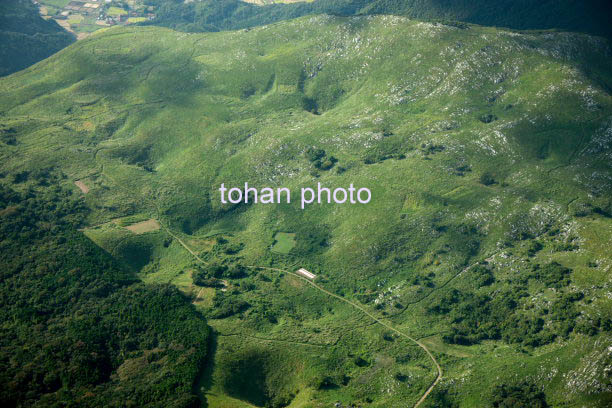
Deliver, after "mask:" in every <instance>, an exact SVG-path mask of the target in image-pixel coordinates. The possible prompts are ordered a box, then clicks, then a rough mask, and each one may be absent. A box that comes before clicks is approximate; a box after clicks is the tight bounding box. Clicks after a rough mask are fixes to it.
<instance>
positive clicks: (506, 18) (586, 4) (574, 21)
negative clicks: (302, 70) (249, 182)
mask: <svg viewBox="0 0 612 408" xmlns="http://www.w3.org/2000/svg"><path fill="white" fill-rule="evenodd" d="M147 3H149V4H150V5H154V6H157V7H159V9H158V13H157V18H156V19H155V20H154V21H152V22H150V23H147V24H152V25H160V26H165V27H172V28H175V29H179V30H184V31H192V32H200V31H220V30H233V29H239V28H248V27H254V26H258V25H262V24H270V23H273V22H276V21H281V20H287V19H291V18H296V17H300V16H303V15H308V14H331V15H338V16H353V15H372V14H395V15H402V16H407V17H411V18H417V19H423V20H434V21H435V20H440V21H460V22H466V23H473V24H479V25H485V26H496V27H506V28H513V29H520V30H528V29H530V30H534V29H559V30H568V31H578V32H586V33H590V34H596V35H601V36H607V37H610V36H611V35H612V27H611V25H610V24H609V20H610V16H611V14H610V5H609V2H607V1H605V0H587V1H575V0H548V1H537V0H497V1H487V0H472V1H470V0H452V1H451V0H316V1H314V2H312V3H294V4H273V5H267V6H256V5H253V4H249V3H244V2H242V1H240V0H202V1H196V2H190V3H187V4H185V2H183V1H182V0H148V2H147Z"/></svg>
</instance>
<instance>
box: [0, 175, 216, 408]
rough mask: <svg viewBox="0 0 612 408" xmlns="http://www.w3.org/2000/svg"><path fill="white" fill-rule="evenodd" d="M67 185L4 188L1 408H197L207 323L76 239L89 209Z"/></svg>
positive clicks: (169, 292) (32, 180) (46, 178)
mask: <svg viewBox="0 0 612 408" xmlns="http://www.w3.org/2000/svg"><path fill="white" fill-rule="evenodd" d="M60 180H61V177H60V176H57V175H55V174H54V173H53V172H46V171H45V172H40V174H16V175H10V176H6V177H4V178H3V179H0V265H2V268H1V269H0V292H1V293H2V296H1V297H0V299H1V301H0V302H1V305H0V307H1V308H2V310H3V313H2V314H1V315H0V316H1V317H0V318H1V319H2V322H1V327H2V328H1V329H0V330H1V334H0V383H2V384H3V387H2V389H1V391H0V400H1V401H3V406H5V407H7V406H8V407H10V406H13V407H17V406H32V405H34V404H35V403H38V404H42V405H45V406H67V405H70V403H72V404H76V405H78V406H96V407H100V406H143V405H145V404H147V405H148V406H159V407H171V406H172V407H187V406H194V404H196V403H197V401H198V400H197V397H196V396H195V395H194V394H193V393H192V388H193V384H194V382H195V379H196V376H197V374H198V372H199V371H200V370H201V367H202V366H203V364H204V361H205V359H206V352H207V341H208V337H209V328H208V326H207V323H206V321H205V319H204V318H203V317H202V316H201V315H200V314H199V313H197V312H196V311H195V309H194V308H193V306H192V305H190V303H189V301H188V300H187V299H186V298H185V296H184V295H182V294H181V293H180V292H179V291H178V290H177V289H176V287H174V286H171V285H163V284H159V285H144V284H142V283H139V282H138V281H137V280H136V279H135V278H134V277H132V276H131V274H130V273H129V272H126V269H124V268H123V267H122V266H121V265H119V264H118V263H117V262H116V261H114V260H113V259H112V258H111V257H110V255H109V254H108V253H106V252H105V251H104V250H102V249H101V248H99V247H97V246H96V245H95V244H94V243H93V242H91V241H90V240H89V239H87V238H86V237H85V236H84V235H83V233H82V232H79V231H78V230H77V228H78V227H79V226H80V225H81V223H82V221H83V217H84V215H85V214H86V212H87V210H86V207H85V206H84V204H83V202H82V200H81V199H78V198H75V197H74V196H73V195H72V194H71V191H70V190H66V189H63V188H61V187H59V186H58V184H57V183H58V182H59V181H60ZM13 183H14V184H13ZM13 186H14V187H15V188H13Z"/></svg>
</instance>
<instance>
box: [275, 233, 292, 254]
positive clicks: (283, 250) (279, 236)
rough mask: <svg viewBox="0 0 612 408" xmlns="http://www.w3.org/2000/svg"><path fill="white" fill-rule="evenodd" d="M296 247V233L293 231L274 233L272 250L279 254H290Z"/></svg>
mask: <svg viewBox="0 0 612 408" xmlns="http://www.w3.org/2000/svg"><path fill="white" fill-rule="evenodd" d="M294 247H295V233H293V232H277V233H276V235H274V245H273V246H272V252H276V253H279V254H288V253H289V252H291V250H292V249H293V248H294Z"/></svg>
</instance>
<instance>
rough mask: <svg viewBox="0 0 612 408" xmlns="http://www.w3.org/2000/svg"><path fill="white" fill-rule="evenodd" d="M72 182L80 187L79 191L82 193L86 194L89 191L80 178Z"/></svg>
mask: <svg viewBox="0 0 612 408" xmlns="http://www.w3.org/2000/svg"><path fill="white" fill-rule="evenodd" d="M74 184H75V185H76V186H77V187H78V188H80V189H81V191H82V192H83V194H87V193H89V187H87V186H86V185H85V183H83V182H82V181H81V180H77V181H75V182H74Z"/></svg>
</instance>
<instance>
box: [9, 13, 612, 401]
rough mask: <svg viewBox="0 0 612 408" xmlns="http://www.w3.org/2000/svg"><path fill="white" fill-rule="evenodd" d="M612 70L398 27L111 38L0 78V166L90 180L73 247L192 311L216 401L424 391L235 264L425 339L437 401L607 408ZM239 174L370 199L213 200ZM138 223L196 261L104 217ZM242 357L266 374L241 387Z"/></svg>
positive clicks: (373, 24)
mask: <svg viewBox="0 0 612 408" xmlns="http://www.w3.org/2000/svg"><path fill="white" fill-rule="evenodd" d="M609 62H610V48H609V43H607V42H606V41H604V40H601V39H597V38H594V37H589V36H586V35H579V34H567V33H545V34H536V33H515V32H508V31H503V30H496V29H493V28H483V27H471V28H469V29H461V28H459V27H456V26H453V25H444V24H429V23H422V22H415V21H410V20H407V19H405V18H401V17H391V16H379V17H360V18H335V17H329V16H316V17H304V18H301V19H297V20H293V21H288V22H284V23H280V24H275V25H272V26H265V27H258V28H254V29H252V30H249V31H246V30H243V31H239V32H221V33H209V34H186V33H180V32H175V31H171V30H168V29H162V28H153V27H137V28H122V29H111V30H107V31H105V32H103V33H98V34H95V35H93V36H92V37H91V38H88V39H86V40H84V41H81V42H79V43H77V44H75V45H73V46H71V47H69V48H67V49H65V50H63V51H62V52H60V53H59V54H57V55H56V56H54V57H52V58H50V59H48V60H45V61H43V62H42V63H40V64H38V65H36V66H35V67H33V68H32V69H30V70H28V71H27V72H22V73H18V74H16V75H13V76H11V77H10V78H7V79H4V80H2V81H1V82H0V112H1V115H0V123H1V124H2V145H1V147H2V148H1V150H0V158H1V159H2V167H1V168H0V171H2V172H3V173H4V174H5V175H6V177H7V178H8V179H9V180H16V179H15V178H16V177H17V178H19V177H20V176H19V175H20V174H23V172H29V173H34V172H36V171H37V170H38V169H41V168H45V167H48V166H59V167H61V170H62V171H63V172H64V173H66V174H67V176H68V180H67V181H66V183H68V184H72V182H73V181H75V180H83V182H84V183H85V184H86V185H87V186H88V187H89V188H90V191H89V193H87V194H86V195H85V196H84V200H85V202H86V203H87V205H88V207H89V208H90V209H91V213H90V214H89V215H88V218H87V223H88V224H89V225H91V226H94V225H102V226H100V227H97V228H93V227H92V228H89V229H87V230H86V234H87V235H88V236H90V237H91V238H92V239H93V240H94V241H95V242H96V243H97V244H98V245H100V246H101V247H103V248H104V249H106V250H107V251H108V252H109V253H111V254H113V255H114V256H115V257H116V258H117V259H118V260H120V261H121V262H124V263H125V264H126V265H127V266H128V267H129V268H131V269H132V270H133V271H134V272H135V273H137V274H139V276H140V277H141V278H142V279H143V280H144V281H145V282H149V283H154V282H156V283H160V282H163V283H167V282H171V283H175V284H176V285H177V286H179V287H180V288H181V290H183V291H184V292H185V293H187V294H189V295H191V296H192V297H193V300H194V302H195V304H196V305H197V307H199V308H200V310H202V311H203V312H204V313H205V314H207V316H209V321H210V324H211V325H212V326H213V328H214V329H215V330H216V332H217V341H218V344H217V350H216V353H215V364H214V366H213V367H211V368H210V371H211V372H210V373H209V374H210V376H209V378H208V382H207V381H204V383H205V385H204V391H205V392H209V393H210V394H209V395H208V396H207V398H208V399H209V401H216V402H215V403H214V404H215V405H213V403H211V405H212V406H223V405H222V404H226V406H231V404H232V402H231V401H234V400H235V399H240V400H244V401H246V402H248V403H250V404H253V405H257V406H262V405H264V404H270V405H272V406H282V405H284V404H286V403H291V404H293V405H292V406H296V407H297V406H304V407H306V406H311V405H312V404H318V403H321V404H331V403H333V402H335V401H338V400H341V401H343V402H344V403H345V404H347V403H350V402H356V403H361V404H363V405H367V406H378V407H389V406H400V405H401V404H405V402H406V401H416V400H418V398H419V397H420V395H422V392H423V390H424V389H426V388H427V386H428V385H429V384H430V383H431V381H432V379H433V378H434V375H435V373H434V372H433V371H432V369H431V367H430V366H429V365H428V360H427V358H426V356H425V355H424V353H423V352H422V351H420V350H418V349H415V348H414V347H412V346H410V345H408V344H404V342H403V340H401V339H398V338H394V337H393V336H392V335H391V334H390V333H386V332H385V331H384V330H382V329H379V328H377V327H371V326H370V325H369V322H368V321H366V320H365V319H364V318H363V316H359V315H358V314H355V313H354V311H353V310H351V308H349V307H347V306H346V305H343V304H342V303H341V302H336V301H332V302H330V301H329V299H327V298H324V297H322V295H321V294H319V293H316V292H315V291H313V290H312V289H310V288H308V287H305V286H304V285H303V284H301V283H300V282H298V281H295V279H293V278H291V277H289V276H282V275H280V274H271V273H264V272H261V273H255V272H253V271H250V270H247V269H246V268H244V266H245V265H276V266H279V267H282V268H297V267H305V268H306V269H308V270H310V271H312V272H313V273H315V274H317V275H318V276H319V278H318V279H320V284H321V285H322V286H324V287H326V288H327V289H329V290H331V291H333V292H334V293H337V294H339V295H341V296H344V297H346V298H347V299H351V300H352V301H355V302H359V303H360V304H363V305H364V307H366V308H368V310H372V311H373V313H377V314H378V315H380V316H381V318H384V319H388V320H389V321H390V322H392V323H393V324H394V325H395V326H396V327H398V328H400V329H402V330H404V331H405V332H407V333H410V334H411V335H413V336H414V337H418V338H421V337H426V338H427V339H430V340H429V341H430V343H431V344H432V350H434V351H435V352H436V353H437V356H439V357H440V363H441V364H442V365H443V367H444V368H445V372H446V373H448V374H446V377H445V380H444V381H443V382H442V383H441V384H440V387H439V389H438V390H437V391H436V394H435V395H433V396H432V400H431V404H433V406H440V405H441V404H442V403H443V401H447V402H445V403H448V404H451V406H452V404H453V403H454V404H459V405H461V406H482V405H483V404H482V403H483V401H485V403H492V402H493V401H496V398H504V397H503V395H502V394H507V392H506V391H505V390H506V389H505V388H499V387H498V386H500V385H502V384H505V385H510V386H515V387H519V388H518V389H519V390H523V389H524V390H528V391H529V390H532V389H535V390H543V391H544V398H545V399H546V400H548V402H549V403H550V404H561V403H568V404H569V405H570V406H580V405H581V404H595V403H597V402H601V403H602V404H603V403H605V401H606V398H609V390H608V389H607V388H606V387H607V385H606V382H605V381H606V380H605V378H603V377H601V376H600V371H598V370H596V369H595V368H596V367H603V366H605V365H606V364H607V360H606V359H607V358H609V356H608V355H607V354H605V353H604V350H605V346H604V345H605V344H607V343H606V342H607V340H608V339H609V331H610V326H609V325H608V322H609V319H610V316H609V306H610V301H609V299H608V298H607V297H606V296H605V293H606V290H607V289H606V286H605V285H606V284H605V283H604V282H606V281H607V279H609V267H610V262H611V260H610V257H609V254H608V253H607V252H606V248H608V247H609V243H610V239H611V237H610V218H609V217H610V213H611V212H612V209H611V203H610V196H611V194H610V193H611V189H612V186H611V184H610V168H609V154H610V116H611V114H612V98H611V96H610V92H609V89H610V84H611V77H610V71H609ZM58 163H59V164H58ZM29 173H28V174H29ZM21 177H23V176H21ZM245 182H248V183H249V185H251V186H256V187H259V188H261V187H277V186H283V187H289V188H291V189H292V191H294V192H296V191H298V192H299V188H300V187H302V186H309V187H313V186H314V187H315V188H316V183H318V182H320V183H322V184H323V185H326V186H329V187H345V188H346V187H348V185H349V184H351V183H352V184H354V185H355V186H356V187H362V186H364V187H368V188H370V189H371V190H372V194H373V198H372V201H371V203H369V204H368V205H363V206H361V205H349V204H346V205H332V204H329V205H328V204H325V205H318V204H316V205H311V206H308V207H307V208H306V209H304V210H302V209H300V203H299V201H298V200H297V199H298V197H297V196H294V197H293V200H292V203H291V204H289V205H287V204H284V205H250V204H249V205H247V204H239V205H222V204H221V203H220V197H219V195H218V190H217V189H218V187H219V186H220V184H221V183H224V184H225V185H226V186H228V187H229V186H243V185H244V183H245ZM73 188H75V189H76V187H73ZM75 191H76V190H75ZM136 215H137V216H138V219H149V218H155V219H158V220H159V221H161V222H162V223H163V225H166V226H168V227H169V228H170V229H171V230H172V231H175V233H176V234H178V235H177V236H180V237H181V239H182V240H183V241H185V242H187V243H188V245H189V247H190V248H192V249H193V250H194V251H195V252H196V253H197V254H198V255H199V256H200V257H201V258H202V259H204V260H205V261H207V262H210V264H211V265H209V266H206V265H202V264H200V263H199V262H194V259H193V258H192V257H191V256H190V255H189V254H188V253H187V252H186V251H184V249H183V248H182V246H181V245H180V244H179V243H178V242H177V241H176V239H172V237H168V236H167V235H166V233H165V232H164V230H159V231H153V232H148V233H145V234H142V235H135V234H131V233H130V232H129V231H125V230H120V229H119V228H115V227H113V226H112V225H111V224H109V222H110V221H111V220H113V219H115V218H119V217H127V216H136ZM279 231H282V232H286V233H294V234H295V247H293V248H288V247H287V248H285V249H288V251H283V252H287V253H286V254H278V253H275V252H274V251H271V250H270V249H271V248H272V246H273V245H274V240H275V234H276V233H277V232H279ZM554 263H558V264H559V265H560V266H559V268H560V269H559V268H557V267H555V266H554ZM551 265H553V266H551ZM192 276H197V277H198V280H199V282H202V284H201V285H200V284H197V285H196V284H194V282H192V281H191V277H192ZM202 285H204V286H202ZM445 309H447V310H445ZM453 310H456V311H457V310H458V311H461V313H453ZM522 322H524V325H521V324H522ZM495 329H497V331H496V330H495ZM411 347H412V348H411ZM434 347H435V348H434ZM313 348H314V349H316V350H315V351H310V350H312V349H313ZM283 350H285V352H286V354H283V352H282V351H283ZM279 353H280V354H279ZM591 355H592V356H598V357H596V358H595V357H593V359H592V360H593V365H592V366H588V367H591V368H587V365H588V364H590V362H589V357H588V356H591ZM362 360H363V361H362ZM260 362H262V363H261V364H260ZM252 365H254V366H257V367H258V369H261V370H263V371H262V372H260V373H259V374H260V377H261V378H262V381H261V382H260V383H256V384H251V385H252V387H250V386H251V385H250V386H249V387H250V388H249V387H246V388H245V387H244V386H242V385H241V383H240V379H241V378H242V377H243V376H244V375H246V374H245V373H250V372H251V371H252V369H253V368H252ZM594 367H595V368H594ZM492 370H494V371H495V372H499V373H500V374H499V377H495V378H494V377H493V376H491V375H490V372H492ZM278 373H285V374H283V375H282V376H281V375H279V374H278ZM517 377H518V378H524V379H525V381H527V382H528V384H526V385H525V384H518V383H517V380H516V378H517ZM591 383H594V384H596V386H595V387H594V388H590V389H589V388H588V387H587V385H586V384H591ZM534 387H535V388H534ZM389 389H392V390H393V392H389V391H388V390H389ZM500 395H502V396H501V397H500ZM529 395H532V394H531V393H529ZM532 397H533V398H540V397H541V396H540V395H539V394H538V393H537V392H533V395H532ZM228 401H230V402H228ZM440 401H442V402H440ZM532 402H533V401H532ZM309 404H310V405H309ZM436 404H438V405H436Z"/></svg>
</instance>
